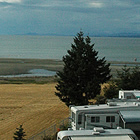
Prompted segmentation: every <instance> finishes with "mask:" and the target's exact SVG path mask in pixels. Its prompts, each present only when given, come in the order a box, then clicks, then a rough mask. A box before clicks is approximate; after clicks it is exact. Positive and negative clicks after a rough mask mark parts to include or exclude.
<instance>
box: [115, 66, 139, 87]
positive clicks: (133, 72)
mask: <svg viewBox="0 0 140 140" xmlns="http://www.w3.org/2000/svg"><path fill="white" fill-rule="evenodd" d="M117 76H118V80H117V85H118V87H119V89H123V90H134V89H140V68H139V67H138V66H135V67H134V68H132V69H130V68H127V66H124V67H123V68H122V71H120V72H117Z"/></svg>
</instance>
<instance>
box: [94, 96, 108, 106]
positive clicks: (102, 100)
mask: <svg viewBox="0 0 140 140" xmlns="http://www.w3.org/2000/svg"><path fill="white" fill-rule="evenodd" d="M95 100H96V103H95V104H97V105H99V104H105V102H106V97H105V96H103V95H97V96H96V97H95Z"/></svg>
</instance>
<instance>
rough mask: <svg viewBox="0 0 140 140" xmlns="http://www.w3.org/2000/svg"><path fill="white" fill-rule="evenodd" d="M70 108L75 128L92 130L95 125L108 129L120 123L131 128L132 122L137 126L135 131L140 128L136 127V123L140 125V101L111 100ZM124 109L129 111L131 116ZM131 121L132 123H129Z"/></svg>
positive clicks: (72, 125)
mask: <svg viewBox="0 0 140 140" xmlns="http://www.w3.org/2000/svg"><path fill="white" fill-rule="evenodd" d="M70 110H71V118H70V119H71V127H72V129H73V130H79V129H81V128H84V129H86V130H90V129H93V128H94V127H103V128H106V129H108V128H117V127H119V126H120V125H121V127H122V128H130V129H131V127H132V126H133V125H132V124H134V126H133V127H132V128H135V131H137V130H140V129H139V128H136V127H135V123H137V124H139V125H140V115H136V116H137V118H136V117H135V114H140V102H110V103H107V104H104V105H86V106H71V107H70ZM124 111H127V112H129V114H131V118H129V117H128V116H129V115H127V114H126V112H124ZM132 111H133V112H132ZM128 120H129V122H128ZM134 120H135V123H134ZM130 123H131V125H129V124H130ZM126 124H127V125H126ZM136 129H137V130H136ZM132 130H133V129H132Z"/></svg>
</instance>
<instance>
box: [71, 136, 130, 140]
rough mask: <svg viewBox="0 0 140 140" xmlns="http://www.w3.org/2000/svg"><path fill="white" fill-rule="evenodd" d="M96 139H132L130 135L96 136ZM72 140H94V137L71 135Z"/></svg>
mask: <svg viewBox="0 0 140 140" xmlns="http://www.w3.org/2000/svg"><path fill="white" fill-rule="evenodd" d="M94 139H95V140H132V138H130V137H129V136H128V135H123V136H102V137H101V136H96V138H94ZM71 140H93V137H92V136H90V137H86V136H84V137H71Z"/></svg>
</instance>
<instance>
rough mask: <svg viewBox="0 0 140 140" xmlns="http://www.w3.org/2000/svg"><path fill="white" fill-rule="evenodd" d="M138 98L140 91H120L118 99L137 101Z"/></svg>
mask: <svg viewBox="0 0 140 140" xmlns="http://www.w3.org/2000/svg"><path fill="white" fill-rule="evenodd" d="M138 98H140V90H120V91H119V99H138Z"/></svg>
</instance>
